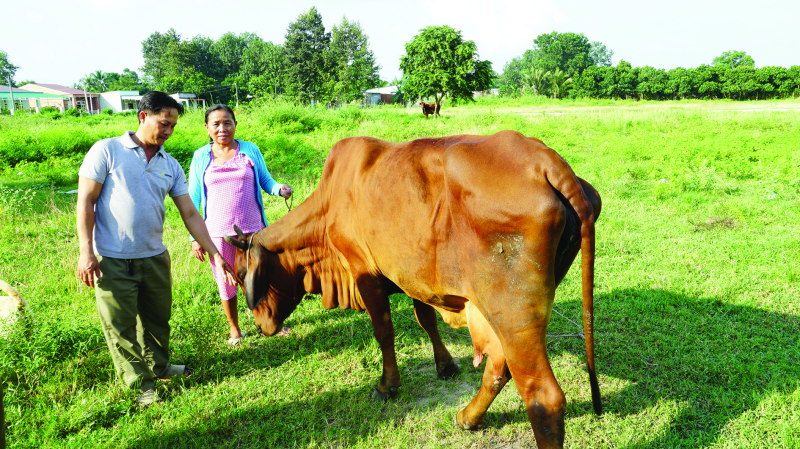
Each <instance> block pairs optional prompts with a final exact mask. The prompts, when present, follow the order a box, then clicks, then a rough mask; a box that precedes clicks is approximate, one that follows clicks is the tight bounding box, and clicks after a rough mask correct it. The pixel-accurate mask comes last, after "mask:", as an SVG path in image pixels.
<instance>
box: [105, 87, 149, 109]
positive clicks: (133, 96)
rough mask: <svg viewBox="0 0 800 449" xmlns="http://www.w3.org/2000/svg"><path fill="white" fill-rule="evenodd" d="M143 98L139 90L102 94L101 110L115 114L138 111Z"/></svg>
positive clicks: (114, 91) (113, 91)
mask: <svg viewBox="0 0 800 449" xmlns="http://www.w3.org/2000/svg"><path fill="white" fill-rule="evenodd" d="M141 100H142V96H141V95H139V91H138V90H112V91H111V92H103V93H101V94H100V110H105V109H111V110H112V111H114V112H124V111H138V110H139V102H140V101H141Z"/></svg>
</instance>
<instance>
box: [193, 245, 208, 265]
mask: <svg viewBox="0 0 800 449" xmlns="http://www.w3.org/2000/svg"><path fill="white" fill-rule="evenodd" d="M192 255H194V257H195V258H196V259H197V260H199V261H200V262H205V261H206V250H204V249H203V246H202V245H200V244H199V243H197V240H195V241H193V242H192Z"/></svg>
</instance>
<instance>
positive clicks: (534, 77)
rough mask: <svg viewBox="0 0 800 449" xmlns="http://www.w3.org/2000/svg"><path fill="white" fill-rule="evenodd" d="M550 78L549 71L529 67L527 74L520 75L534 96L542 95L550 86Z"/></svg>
mask: <svg viewBox="0 0 800 449" xmlns="http://www.w3.org/2000/svg"><path fill="white" fill-rule="evenodd" d="M550 76H551V74H550V72H549V71H545V70H544V69H537V68H535V67H531V68H530V70H529V71H528V72H526V73H523V74H522V78H523V79H524V80H525V84H527V87H528V88H529V89H531V90H532V91H533V93H534V95H544V93H545V92H546V91H547V88H548V87H549V86H548V85H549V84H550Z"/></svg>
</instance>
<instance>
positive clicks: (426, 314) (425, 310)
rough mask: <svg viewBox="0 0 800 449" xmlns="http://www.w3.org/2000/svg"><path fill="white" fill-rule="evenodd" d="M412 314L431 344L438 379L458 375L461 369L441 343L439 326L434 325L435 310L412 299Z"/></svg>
mask: <svg viewBox="0 0 800 449" xmlns="http://www.w3.org/2000/svg"><path fill="white" fill-rule="evenodd" d="M414 315H415V316H416V317H417V322H418V323H419V325H420V326H422V328H423V329H424V330H425V332H426V333H427V334H428V337H429V338H430V339H431V343H432V344H433V360H434V361H435V362H436V374H437V375H438V376H439V378H440V379H447V378H451V377H454V376H456V375H458V374H459V373H460V372H461V370H460V369H459V368H458V365H456V362H455V361H454V360H453V356H451V355H450V351H448V350H447V348H446V347H445V346H444V343H442V338H441V336H440V335H439V328H438V327H437V326H436V310H434V308H433V307H431V306H429V305H428V304H425V303H424V302H422V301H418V300H416V299H414Z"/></svg>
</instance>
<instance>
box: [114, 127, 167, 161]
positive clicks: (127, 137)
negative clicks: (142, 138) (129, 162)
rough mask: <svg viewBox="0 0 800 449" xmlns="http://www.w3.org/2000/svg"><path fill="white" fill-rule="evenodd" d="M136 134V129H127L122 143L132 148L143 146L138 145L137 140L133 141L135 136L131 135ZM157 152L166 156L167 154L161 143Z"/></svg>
mask: <svg viewBox="0 0 800 449" xmlns="http://www.w3.org/2000/svg"><path fill="white" fill-rule="evenodd" d="M134 134H136V132H135V131H125V133H124V134H122V137H121V142H122V145H123V146H124V147H125V148H130V149H132V150H135V149H137V148H142V147H140V146H139V145H137V144H136V142H134V141H133V138H132V137H131V136H133V135H134ZM142 151H144V148H142ZM156 154H160V155H162V156H166V155H167V152H166V151H164V145H159V147H158V151H156Z"/></svg>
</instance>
